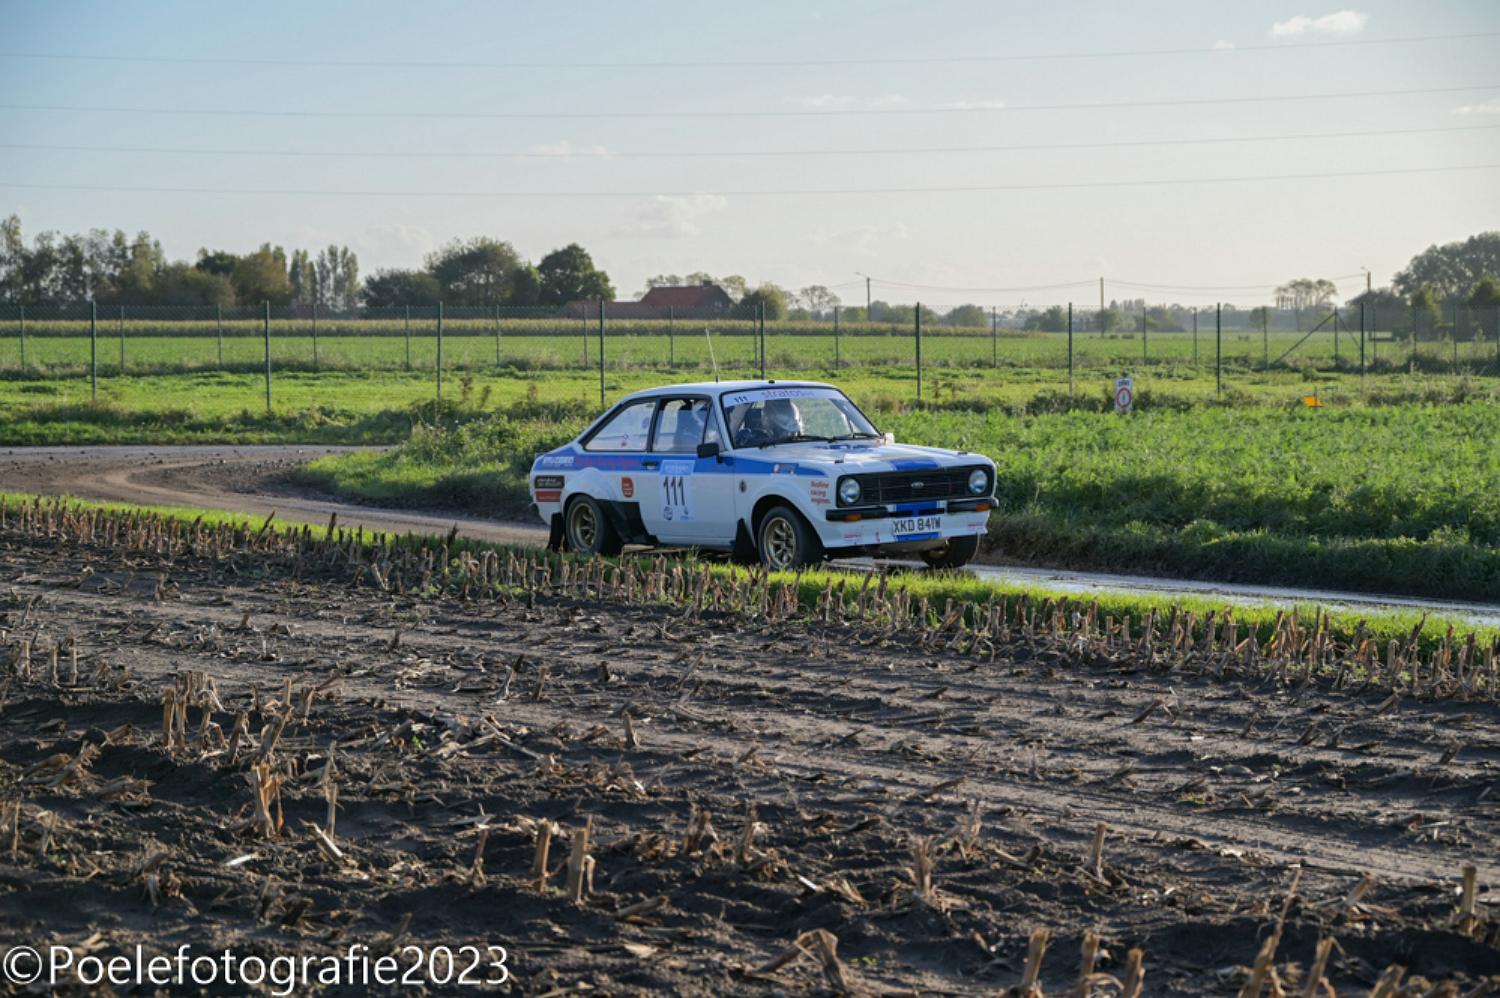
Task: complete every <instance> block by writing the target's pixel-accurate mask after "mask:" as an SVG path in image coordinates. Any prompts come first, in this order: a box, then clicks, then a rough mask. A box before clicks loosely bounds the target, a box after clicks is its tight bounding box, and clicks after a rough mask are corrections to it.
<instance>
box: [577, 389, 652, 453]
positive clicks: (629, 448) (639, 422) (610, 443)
mask: <svg viewBox="0 0 1500 998" xmlns="http://www.w3.org/2000/svg"><path fill="white" fill-rule="evenodd" d="M655 410H656V399H642V400H641V401H639V402H632V403H631V404H630V405H627V406H626V407H625V408H623V409H621V410H620V411H619V412H617V413H615V414H614V415H613V416H611V417H610V418H609V419H608V420H607V421H606V422H605V424H604V425H603V426H601V427H599V429H598V430H597V431H596V432H595V433H594V435H593V436H592V437H589V440H588V443H586V444H584V445H583V449H584V450H611V451H626V452H637V451H644V450H645V449H646V441H647V440H648V439H649V438H650V436H651V414H652V413H653V412H654V411H655Z"/></svg>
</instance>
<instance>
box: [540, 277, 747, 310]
mask: <svg viewBox="0 0 1500 998" xmlns="http://www.w3.org/2000/svg"><path fill="white" fill-rule="evenodd" d="M732 308H734V299H732V298H730V297H729V295H728V293H727V292H725V290H724V289H723V288H721V287H719V286H718V285H717V284H712V283H708V284H694V285H689V286H687V287H662V288H652V289H651V290H650V291H647V292H646V293H645V295H643V296H642V297H641V300H640V301H611V302H605V303H604V316H605V318H606V319H665V318H668V317H670V316H674V315H675V316H679V317H681V318H704V317H707V316H710V315H728V314H729V310H730V309H732ZM561 314H562V315H564V316H566V317H568V318H571V319H579V318H595V319H597V318H598V317H599V304H598V302H591V301H573V302H568V304H566V305H564V306H563V307H562V312H561Z"/></svg>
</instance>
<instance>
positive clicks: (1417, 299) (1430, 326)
mask: <svg viewBox="0 0 1500 998" xmlns="http://www.w3.org/2000/svg"><path fill="white" fill-rule="evenodd" d="M1410 304H1411V321H1412V323H1413V325H1415V326H1416V330H1417V334H1418V335H1422V334H1426V335H1427V336H1428V337H1436V336H1437V328H1438V323H1439V322H1440V321H1441V320H1442V318H1443V313H1442V309H1441V308H1439V306H1438V300H1437V295H1436V294H1434V293H1433V290H1432V289H1431V288H1429V287H1427V286H1426V285H1423V286H1422V287H1420V288H1417V289H1416V290H1415V291H1413V292H1412V293H1411V300H1410Z"/></svg>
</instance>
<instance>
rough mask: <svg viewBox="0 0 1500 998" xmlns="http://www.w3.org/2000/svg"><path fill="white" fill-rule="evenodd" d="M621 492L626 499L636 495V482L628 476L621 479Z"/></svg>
mask: <svg viewBox="0 0 1500 998" xmlns="http://www.w3.org/2000/svg"><path fill="white" fill-rule="evenodd" d="M620 492H621V494H623V495H624V496H625V498H626V499H629V498H630V497H631V496H633V495H635V482H634V481H632V480H631V479H630V476H628V475H627V476H625V477H624V478H622V479H620Z"/></svg>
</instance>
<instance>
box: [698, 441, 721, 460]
mask: <svg viewBox="0 0 1500 998" xmlns="http://www.w3.org/2000/svg"><path fill="white" fill-rule="evenodd" d="M698 456H699V457H718V456H719V444H718V441H715V442H713V443H708V444H699V445H698Z"/></svg>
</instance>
